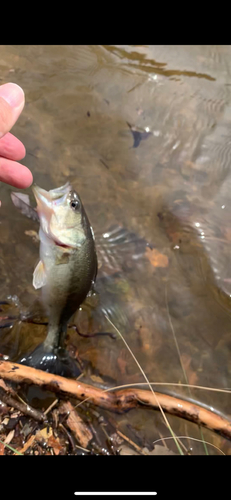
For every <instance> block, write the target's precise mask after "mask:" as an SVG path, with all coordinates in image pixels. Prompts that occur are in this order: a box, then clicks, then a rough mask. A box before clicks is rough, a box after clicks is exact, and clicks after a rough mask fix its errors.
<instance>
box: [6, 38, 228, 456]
mask: <svg viewBox="0 0 231 500" xmlns="http://www.w3.org/2000/svg"><path fill="white" fill-rule="evenodd" d="M230 51H231V48H230V47H229V46H193V47H188V46H186V47H184V46H180V47H178V46H157V47H154V46H105V47H101V46H21V47H20V46H7V47H1V58H0V82H2V83H5V82H7V81H13V82H16V83H18V84H19V85H21V86H22V87H23V89H24V91H25V95H26V106H25V109H24V111H23V114H22V116H21V117H20V119H19V121H18V123H17V124H16V125H15V127H14V130H13V132H14V133H15V134H16V135H17V137H19V139H21V140H22V141H23V142H24V144H25V146H26V149H27V155H26V158H25V160H24V163H25V164H26V165H27V166H28V167H29V168H30V169H31V170H32V172H33V175H34V180H35V182H36V183H37V184H38V185H40V186H42V187H44V188H46V189H51V188H54V187H56V186H60V185H62V184H64V183H65V182H66V180H67V178H68V179H69V180H70V181H71V182H72V183H73V185H74V187H75V188H76V189H77V191H79V193H80V194H81V198H82V199H83V202H84V204H85V207H86V210H87V213H88V215H89V218H90V221H91V223H92V226H93V228H94V230H95V232H96V234H97V235H98V236H97V242H98V253H99V260H100V262H101V267H100V270H99V279H98V285H97V286H98V291H99V304H98V306H97V307H96V308H95V309H93V312H92V314H93V320H94V321H93V326H92V328H93V330H94V331H97V329H98V330H99V329H101V331H103V330H105V331H106V330H107V331H108V329H109V325H108V324H107V322H106V320H105V316H104V315H103V312H105V311H107V313H108V314H109V315H110V318H111V319H112V321H113V322H114V324H115V325H116V327H117V328H119V329H120V330H121V332H122V333H123V335H124V336H125V337H126V341H127V342H128V343H129V345H130V347H131V348H132V350H133V352H134V354H135V355H136V357H137V359H138V360H139V363H140V364H141V366H142V367H143V369H144V370H145V373H146V374H147V376H148V378H149V380H151V381H156V382H158V381H159V382H176V383H179V382H181V383H189V384H193V385H203V386H210V387H220V388H228V387H231V383H230V375H231V373H230V371H231V367H230V328H231V302H230V300H231V299H230V297H231V271H230V269H231V266H230V257H231V256H230V240H231V228H230V208H231V206H230V204H231V202H230V195H229V193H230V182H231V176H230V153H231V90H230V86H231V65H230V55H231V54H230ZM11 191H12V189H11V188H10V187H9V186H5V185H1V187H0V198H1V200H2V207H1V223H0V237H1V245H0V270H1V273H0V283H1V297H2V298H5V297H6V296H7V295H9V294H10V295H17V296H18V297H19V299H20V301H21V303H22V307H23V308H24V310H25V311H26V310H29V309H30V308H31V307H32V304H33V302H34V300H35V299H36V298H37V297H38V292H36V291H35V290H34V289H33V288H32V273H33V269H34V266H35V265H36V262H37V259H38V242H37V241H36V238H35V237H34V233H33V232H31V231H36V230H37V225H36V222H34V221H32V220H29V219H27V218H24V217H23V216H22V215H21V214H20V213H19V212H17V211H16V209H15V208H14V207H13V206H12V202H11V199H10V193H11ZM28 193H30V190H28ZM30 194H31V193H30ZM112 226H115V227H117V228H118V226H120V227H122V228H126V231H127V233H128V234H129V235H130V234H132V235H136V236H134V241H133V242H131V241H130V242H129V238H128V241H126V239H125V240H123V239H122V240H121V236H119V234H118V241H116V238H114V239H113V238H111V239H112V241H109V240H110V238H108V239H107V237H106V238H103V236H102V235H103V234H104V235H105V234H107V232H108V231H109V228H110V227H112ZM146 243H148V244H149V246H147V245H146ZM88 316H89V315H88V314H86V312H84V311H81V312H80V314H79V322H80V324H81V325H82V328H83V329H84V328H85V329H87V328H89V325H88V322H89V318H88ZM111 331H112V328H111ZM44 335H45V330H44V327H41V326H34V325H26V324H22V325H18V324H16V325H15V326H14V327H13V329H11V330H9V331H3V330H2V331H1V351H2V352H4V353H10V355H11V356H16V355H17V353H18V352H19V351H23V350H25V349H29V348H31V347H34V346H35V345H36V344H38V343H39V342H40V341H41V340H42V338H43V337H44ZM69 336H70V343H71V345H72V348H73V349H78V354H79V356H80V359H81V360H82V361H83V363H84V364H85V366H86V370H90V371H91V370H93V372H94V371H95V373H97V374H98V375H100V376H101V377H104V380H108V381H111V384H114V385H116V384H123V383H132V382H135V381H139V382H142V381H143V378H142V375H141V373H140V371H139V369H138V367H137V365H136V364H135V363H134V360H133V359H132V358H131V355H130V353H129V352H128V350H127V349H126V347H125V345H124V344H123V342H122V341H121V339H119V338H116V340H113V339H112V338H110V337H108V336H96V337H93V338H82V337H78V336H76V333H75V332H73V331H72V330H70V335H69ZM176 342H177V344H176ZM174 390H175V391H177V392H178V393H182V394H185V395H186V396H187V395H189V393H188V391H187V390H184V392H183V388H182V389H181V390H180V389H179V387H176V388H175V389H174ZM190 394H191V395H193V397H194V398H196V399H197V398H198V399H199V400H202V401H203V402H205V403H207V404H209V405H212V406H213V407H216V408H218V409H219V410H222V411H224V412H225V413H230V410H229V397H228V395H227V394H226V395H225V394H221V393H209V392H207V391H203V392H202V391H201V390H200V391H199V390H196V389H191V390H190ZM132 415H133V416H132ZM131 416H132V417H131ZM119 418H121V417H118V419H119ZM124 418H125V417H124ZM129 418H130V419H131V418H133V424H134V426H135V427H136V428H139V429H141V430H142V432H143V434H145V435H146V436H147V439H153V438H155V436H156V434H155V428H158V429H159V430H160V432H162V434H163V435H166V429H165V428H164V425H163V423H162V421H161V418H158V416H155V419H154V418H153V414H152V416H150V413H148V412H142V411H140V410H139V411H137V412H135V411H134V410H133V412H131V414H130V417H129ZM170 420H171V423H172V425H173V427H174V430H175V432H177V429H181V430H182V427H183V428H184V429H185V423H183V424H182V422H181V423H179V422H177V421H176V419H175V418H174V417H171V419H170ZM153 423H154V424H155V425H153ZM187 426H188V429H189V431H188V432H190V433H191V435H194V436H195V437H198V430H197V428H195V426H193V425H192V426H190V425H189V424H187ZM184 432H185V430H184ZM158 436H159V434H158ZM205 436H207V437H208V439H207V440H209V439H210V440H212V439H214V441H213V442H215V438H214V437H212V436H211V433H210V434H209V431H206V432H205ZM216 443H219V444H218V445H220V446H221V447H222V446H223V449H224V451H227V446H228V444H227V443H226V444H225V443H224V440H221V439H219V438H218V437H216ZM195 450H199V451H200V450H201V448H200V445H199V444H198V448H197V447H196V446H195ZM199 451H198V452H199Z"/></svg>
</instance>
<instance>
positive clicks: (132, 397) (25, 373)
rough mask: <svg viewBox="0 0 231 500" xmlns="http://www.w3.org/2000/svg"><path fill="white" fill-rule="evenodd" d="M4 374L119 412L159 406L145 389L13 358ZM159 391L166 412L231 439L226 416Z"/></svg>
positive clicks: (0, 372) (2, 364)
mask: <svg viewBox="0 0 231 500" xmlns="http://www.w3.org/2000/svg"><path fill="white" fill-rule="evenodd" d="M0 376H1V377H3V378H5V379H7V380H13V381H14V382H19V383H20V382H24V383H27V384H28V383H29V384H30V383H31V384H37V385H39V386H46V387H49V388H50V389H51V390H53V391H54V392H63V393H68V394H71V395H72V396H75V397H76V398H77V399H79V400H81V401H84V400H88V401H89V402H90V403H92V404H94V405H97V406H100V407H101V408H105V409H107V410H110V411H114V412H118V413H123V412H125V411H128V410H130V409H132V408H135V407H140V406H141V407H146V408H152V409H159V405H158V404H157V401H156V399H155V398H154V396H153V394H152V393H151V392H150V391H146V390H145V389H138V388H134V389H121V390H115V391H112V390H111V389H110V390H108V391H107V390H106V391H105V390H103V389H100V388H98V387H93V386H91V385H88V384H84V383H83V382H80V381H78V380H72V379H67V378H64V377H61V376H60V375H54V374H52V373H47V372H44V371H42V370H37V369H35V368H31V367H29V366H24V365H19V364H17V363H12V362H10V361H0ZM155 395H156V398H157V400H158V402H159V404H160V405H161V407H162V408H163V410H164V411H165V412H167V413H171V414H173V415H178V416H179V417H182V418H185V419H186V420H190V421H191V422H195V423H197V424H198V423H200V424H201V425H203V426H205V427H207V428H208V429H211V430H213V431H214V432H217V433H218V434H220V435H221V436H223V437H226V438H229V439H231V422H230V420H228V418H226V417H225V416H221V415H218V414H217V413H215V412H213V411H209V410H207V409H205V408H203V407H201V406H199V405H198V404H194V403H190V402H188V401H184V400H183V399H180V398H176V397H173V396H168V395H166V394H162V393H160V392H156V393H155Z"/></svg>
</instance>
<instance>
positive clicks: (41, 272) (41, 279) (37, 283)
mask: <svg viewBox="0 0 231 500" xmlns="http://www.w3.org/2000/svg"><path fill="white" fill-rule="evenodd" d="M46 282H47V276H46V272H45V268H44V264H43V262H42V261H41V260H40V261H39V263H38V264H37V266H36V268H35V270H34V273H33V286H34V288H36V289H37V288H41V287H42V286H44V285H46Z"/></svg>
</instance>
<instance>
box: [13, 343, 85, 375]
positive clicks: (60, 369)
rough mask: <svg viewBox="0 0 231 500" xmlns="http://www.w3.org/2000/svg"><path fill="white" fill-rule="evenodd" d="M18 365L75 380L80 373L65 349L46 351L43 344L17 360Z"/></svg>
mask: <svg viewBox="0 0 231 500" xmlns="http://www.w3.org/2000/svg"><path fill="white" fill-rule="evenodd" d="M18 363H20V364H22V365H27V366H31V367H32V368H37V369H39V370H43V371H45V372H49V373H54V374H56V375H61V376H63V377H69V378H77V377H79V375H80V374H81V373H82V371H81V369H80V366H79V364H78V362H77V361H76V360H75V359H73V358H71V356H70V355H69V353H68V352H67V351H66V349H63V348H52V349H50V350H48V349H47V347H45V345H44V343H42V344H40V345H39V346H38V347H36V349H34V351H32V352H31V353H30V354H28V355H25V356H23V357H22V358H21V359H19V360H18Z"/></svg>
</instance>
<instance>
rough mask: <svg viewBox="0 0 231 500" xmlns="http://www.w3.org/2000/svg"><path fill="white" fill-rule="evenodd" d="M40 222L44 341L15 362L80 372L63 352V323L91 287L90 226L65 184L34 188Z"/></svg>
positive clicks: (38, 283) (38, 272)
mask: <svg viewBox="0 0 231 500" xmlns="http://www.w3.org/2000/svg"><path fill="white" fill-rule="evenodd" d="M32 189H33V192H34V195H35V198H36V201H37V212H38V216H39V220H40V230H39V239H40V261H39V263H38V264H37V266H36V268H35V270H34V274H33V286H34V287H35V288H36V289H39V288H42V300H43V303H44V305H45V308H46V312H47V316H48V319H49V324H48V333H47V337H46V339H45V341H44V342H43V343H42V344H41V345H39V346H38V347H37V348H36V349H35V350H34V351H33V352H32V353H31V354H30V355H29V356H26V357H23V358H22V359H21V360H20V362H21V363H23V364H26V365H29V366H33V367H36V368H40V369H42V370H45V371H49V372H51V373H57V374H59V375H64V376H73V375H74V376H78V375H79V374H80V370H79V368H78V366H77V363H76V362H75V361H74V360H73V359H71V358H70V357H69V355H68V353H67V351H66V350H65V345H64V341H65V336H66V331H67V323H68V321H69V320H70V318H71V316H72V315H73V314H74V313H75V312H76V311H77V309H78V308H79V306H80V305H81V304H82V302H83V301H84V299H85V298H86V296H87V295H88V293H89V292H90V291H91V289H92V288H93V286H94V282H95V279H96V274H97V256H96V250H95V240H94V233H93V230H92V227H91V225H90V223H89V220H88V217H87V214H86V212H85V210H84V207H83V204H82V202H81V199H80V197H79V195H78V194H77V192H76V191H74V190H73V189H72V187H71V185H70V184H69V183H66V184H65V185H64V186H61V187H59V188H57V189H52V190H50V191H46V190H45V189H42V188H39V187H38V186H34V187H33V188H32Z"/></svg>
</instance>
